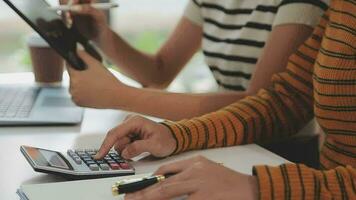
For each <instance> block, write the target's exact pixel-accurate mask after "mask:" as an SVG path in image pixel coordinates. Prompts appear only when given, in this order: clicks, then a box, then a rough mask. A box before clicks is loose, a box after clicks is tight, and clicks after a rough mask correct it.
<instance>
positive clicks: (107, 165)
mask: <svg viewBox="0 0 356 200" xmlns="http://www.w3.org/2000/svg"><path fill="white" fill-rule="evenodd" d="M96 153H97V151H96V150H76V151H73V150H68V151H67V154H68V155H69V156H70V157H71V158H72V159H73V160H74V161H75V163H77V164H78V165H80V164H82V163H85V164H86V165H87V166H88V167H89V169H90V170H91V171H99V169H101V170H104V171H108V170H110V169H111V170H120V169H123V170H126V169H131V167H130V165H129V164H128V162H127V161H126V160H124V159H123V158H121V157H120V155H119V154H117V153H116V152H113V151H111V152H110V153H109V154H108V155H106V156H105V157H104V159H102V160H94V156H95V155H96Z"/></svg>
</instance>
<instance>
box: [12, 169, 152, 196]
mask: <svg viewBox="0 0 356 200" xmlns="http://www.w3.org/2000/svg"><path fill="white" fill-rule="evenodd" d="M149 175H150V174H141V175H134V176H125V177H114V178H103V179H92V180H81V181H69V182H59V183H45V184H30V185H22V186H21V187H20V188H19V189H18V190H17V194H18V195H19V196H20V199H21V200H49V199H51V200H63V199H66V200H80V199H85V200H98V199H100V200H124V195H120V196H119V197H117V196H116V197H114V196H113V195H112V193H111V186H112V185H113V184H114V183H115V182H117V181H119V180H122V179H127V178H142V177H145V176H149Z"/></svg>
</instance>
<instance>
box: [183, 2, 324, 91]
mask: <svg viewBox="0 0 356 200" xmlns="http://www.w3.org/2000/svg"><path fill="white" fill-rule="evenodd" d="M328 3H329V0H219V1H217V0H190V1H189V3H188V6H187V8H186V10H185V14H184V16H185V17H186V18H188V19H189V20H190V21H192V22H193V23H196V24H198V25H199V26H202V28H203V40H202V50H203V53H204V56H205V62H206V64H207V65H208V66H209V68H210V70H211V71H212V73H213V74H214V77H215V79H216V81H217V83H218V84H219V86H220V88H221V89H225V90H237V91H243V90H245V89H246V88H247V87H248V85H249V81H250V79H251V76H252V73H253V72H254V70H255V65H256V63H257V60H258V58H259V57H260V55H261V54H262V51H263V47H264V46H265V43H266V41H267V39H268V36H269V34H270V32H271V30H272V28H273V27H274V26H277V25H281V24H291V23H292V24H293V23H294V24H305V25H310V26H315V25H316V24H317V23H318V21H319V18H320V16H321V15H322V13H323V11H324V10H326V9H327V7H328Z"/></svg>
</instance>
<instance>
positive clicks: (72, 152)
mask: <svg viewBox="0 0 356 200" xmlns="http://www.w3.org/2000/svg"><path fill="white" fill-rule="evenodd" d="M67 154H68V155H70V156H72V155H75V153H74V151H73V150H71V149H69V150H68V151H67Z"/></svg>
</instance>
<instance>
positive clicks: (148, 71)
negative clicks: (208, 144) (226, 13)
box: [60, 0, 202, 88]
mask: <svg viewBox="0 0 356 200" xmlns="http://www.w3.org/2000/svg"><path fill="white" fill-rule="evenodd" d="M93 1H94V0H73V3H74V4H78V3H87V2H93ZM60 3H61V4H65V3H67V0H60ZM71 16H72V18H73V20H74V22H75V23H74V25H75V26H76V28H77V29H78V30H79V31H80V32H81V33H83V34H84V35H85V36H86V37H88V38H90V39H92V40H93V41H94V42H95V43H96V44H97V45H98V47H99V48H100V49H101V50H102V51H103V53H104V54H106V56H107V57H108V58H109V59H111V61H112V62H113V63H115V64H116V65H118V66H119V67H120V69H121V71H122V72H123V73H124V74H126V75H127V76H129V77H131V78H132V79H135V80H136V81H138V82H140V83H141V84H142V85H143V86H144V87H151V88H165V87H167V86H168V85H169V84H170V82H171V81H172V80H173V79H174V78H175V77H176V75H177V74H178V72H179V71H180V70H181V69H182V68H183V66H184V65H185V64H186V63H187V62H188V61H189V60H190V58H191V57H192V56H193V55H194V53H195V52H196V51H197V50H198V49H199V48H200V44H201V38H202V30H201V27H200V26H198V25H196V24H194V23H192V22H191V21H189V20H187V19H186V18H185V17H182V19H181V20H180V22H179V23H178V25H177V27H176V29H175V30H174V32H173V33H172V35H171V36H170V38H169V39H168V41H167V42H165V44H164V45H163V46H162V47H161V49H160V50H159V51H158V52H157V53H156V54H154V55H149V54H146V53H144V52H141V51H139V50H137V49H135V48H133V47H132V46H130V45H129V44H128V43H127V42H126V41H124V40H123V39H122V38H121V37H120V36H119V35H117V34H116V33H114V32H113V31H112V30H111V29H110V27H109V26H108V24H107V20H106V16H105V14H104V13H103V12H101V11H99V10H96V9H94V8H92V7H90V6H87V5H86V6H82V9H80V10H77V11H72V12H71ZM65 17H68V16H67V15H66V16H65Z"/></svg>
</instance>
